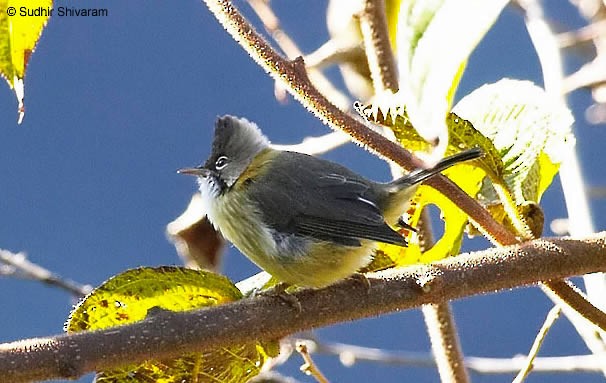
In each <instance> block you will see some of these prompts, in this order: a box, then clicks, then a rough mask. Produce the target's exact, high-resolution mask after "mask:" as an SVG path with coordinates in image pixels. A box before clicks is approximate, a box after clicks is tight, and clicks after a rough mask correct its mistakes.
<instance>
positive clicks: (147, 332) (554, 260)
mask: <svg viewBox="0 0 606 383" xmlns="http://www.w3.org/2000/svg"><path fill="white" fill-rule="evenodd" d="M597 271H606V232H602V233H600V234H597V235H595V236H593V237H589V238H585V239H582V240H573V239H538V240H535V241H530V242H527V243H525V244H521V245H515V246H509V247H503V248H495V249H490V250H486V251H480V252H474V253H469V254H462V255H459V256H457V257H452V258H448V259H446V260H444V261H441V262H436V263H434V264H430V265H418V266H414V267H407V268H397V269H390V270H385V271H383V272H380V273H373V274H369V276H368V278H369V281H370V287H368V286H366V285H364V284H362V283H360V282H359V280H356V279H347V280H344V281H342V282H339V283H337V284H335V285H332V286H329V287H326V288H324V289H319V290H313V289H308V290H300V291H296V292H294V293H293V296H294V297H295V298H296V299H297V300H298V301H299V302H300V304H301V311H300V312H299V311H298V310H294V309H293V307H292V306H291V305H289V304H287V303H285V302H283V301H282V300H280V299H277V298H272V297H267V296H261V297H256V298H254V299H242V300H240V301H238V302H234V303H230V304H226V305H221V306H215V307H210V308H206V309H202V310H194V311H189V312H179V313H172V312H164V311H163V312H161V313H159V314H156V315H153V316H149V317H148V318H147V319H145V320H144V321H141V322H137V323H134V324H130V325H125V326H122V327H114V328H110V329H105V330H99V331H93V332H80V333H74V334H67V335H58V336H54V337H47V338H38V339H29V340H23V341H18V342H14V343H9V344H4V345H0V376H2V378H3V379H5V380H6V381H10V382H15V383H17V382H24V381H31V380H42V379H53V378H75V377H78V376H80V375H82V374H84V373H87V372H90V371H98V370H105V369H110V368H116V367H118V366H122V365H125V364H130V363H137V362H142V361H144V360H147V359H165V358H171V357H176V356H178V355H180V354H183V353H185V352H192V351H205V350H211V349H216V348H217V347H226V346H230V345H236V344H242V343H245V342H248V341H254V340H258V339H277V338H281V337H284V336H286V335H288V334H292V333H295V332H298V331H303V330H307V329H311V328H316V327H321V326H328V325H331V324H335V323H341V322H344V321H350V320H355V319H361V318H367V317H372V316H377V315H381V314H385V313H390V312H393V311H397V310H406V309H410V308H413V307H418V306H420V305H423V304H430V303H440V302H444V301H446V300H451V299H458V298H462V297H466V296H470V295H475V294H481V293H488V292H494V291H496V290H502V289H510V288H514V287H519V286H525V285H531V284H534V283H537V282H538V281H541V280H551V279H561V278H567V277H570V276H573V275H581V274H586V273H591V272H597ZM335 302H338V304H336V303H335ZM599 325H600V326H601V327H602V328H606V323H599Z"/></svg>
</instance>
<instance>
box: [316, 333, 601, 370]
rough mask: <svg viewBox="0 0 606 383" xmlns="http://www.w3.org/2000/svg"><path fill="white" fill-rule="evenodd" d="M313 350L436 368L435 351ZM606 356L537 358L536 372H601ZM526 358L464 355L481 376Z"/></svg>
mask: <svg viewBox="0 0 606 383" xmlns="http://www.w3.org/2000/svg"><path fill="white" fill-rule="evenodd" d="M306 342H307V343H308V347H309V349H310V351H311V352H312V353H318V354H323V355H336V356H338V357H339V360H340V361H341V363H343V364H344V365H345V366H348V367H351V366H353V365H354V364H355V363H356V362H371V363H380V364H386V365H392V366H409V367H427V368H435V367H436V361H435V358H434V356H433V354H432V353H429V352H411V351H386V350H385V349H381V348H372V347H363V346H357V345H352V344H344V343H334V342H325V341H322V342H318V341H315V340H313V341H312V340H306ZM605 357H606V355H592V354H589V355H570V356H557V357H537V358H536V359H535V360H534V362H533V372H535V373H574V372H598V373H599V372H601V371H602V365H603V364H604V358H605ZM526 361H527V358H526V356H523V355H516V356H513V357H511V358H487V357H480V356H467V357H465V367H467V369H469V371H471V372H473V373H475V374H480V375H494V374H511V373H517V372H519V371H520V370H521V369H522V367H523V365H524V363H526Z"/></svg>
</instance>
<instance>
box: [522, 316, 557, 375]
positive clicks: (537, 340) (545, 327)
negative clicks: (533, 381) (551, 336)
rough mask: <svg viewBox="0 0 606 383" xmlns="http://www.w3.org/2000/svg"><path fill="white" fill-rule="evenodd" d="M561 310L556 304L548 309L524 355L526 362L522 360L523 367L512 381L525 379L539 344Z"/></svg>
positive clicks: (537, 351) (532, 364) (540, 344)
mask: <svg viewBox="0 0 606 383" xmlns="http://www.w3.org/2000/svg"><path fill="white" fill-rule="evenodd" d="M561 312H562V308H561V307H560V306H558V305H555V306H554V307H553V308H552V309H551V310H549V313H548V314H547V318H545V322H544V323H543V326H541V329H540V330H539V333H538V334H537V336H536V338H535V340H534V342H533V343H532V347H531V348H530V351H529V352H528V356H527V357H526V362H524V366H523V368H522V369H521V370H520V372H519V373H518V375H516V378H515V379H514V380H513V382H512V383H522V382H523V381H524V379H526V377H527V376H528V374H530V371H531V370H532V369H533V368H534V362H535V360H536V358H537V354H538V353H539V350H540V349H541V346H542V345H543V341H544V340H545V337H546V336H547V333H548V332H549V330H550V329H551V327H553V325H554V323H555V322H556V320H557V319H558V318H559V317H560V313H561Z"/></svg>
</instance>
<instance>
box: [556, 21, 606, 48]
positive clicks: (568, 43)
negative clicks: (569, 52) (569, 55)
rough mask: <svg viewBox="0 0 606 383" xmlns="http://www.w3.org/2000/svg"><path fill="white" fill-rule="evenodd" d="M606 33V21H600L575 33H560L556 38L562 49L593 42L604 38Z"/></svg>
mask: <svg viewBox="0 0 606 383" xmlns="http://www.w3.org/2000/svg"><path fill="white" fill-rule="evenodd" d="M605 31H606V20H600V21H596V22H595V23H592V24H589V25H585V26H583V27H581V28H579V29H576V30H574V31H568V32H564V33H560V34H559V35H557V36H555V37H556V40H557V41H558V44H559V46H560V48H569V47H572V46H574V45H577V44H579V43H584V42H587V41H591V40H593V39H595V38H596V37H600V36H603V35H604V32H605Z"/></svg>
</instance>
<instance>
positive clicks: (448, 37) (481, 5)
mask: <svg viewBox="0 0 606 383" xmlns="http://www.w3.org/2000/svg"><path fill="white" fill-rule="evenodd" d="M506 4H507V1H506V0H491V1H485V0H434V1H427V0H416V1H404V0H403V1H401V3H400V8H399V15H398V23H397V38H396V46H397V59H398V69H399V76H400V92H399V97H400V98H401V100H402V102H401V104H402V105H406V109H407V111H408V115H409V116H410V119H411V121H412V124H413V125H414V126H415V128H416V130H417V131H418V132H419V133H420V134H421V136H423V137H424V138H425V139H427V140H429V141H433V140H434V139H435V138H436V137H439V136H441V135H442V133H444V132H446V131H447V129H446V126H445V124H444V119H445V117H446V116H447V114H448V112H449V111H450V108H451V105H452V100H453V97H454V94H455V91H456V88H457V86H458V83H459V80H460V79H461V76H462V74H463V71H464V69H465V66H466V62H467V59H468V58H469V56H470V55H471V52H472V51H473V50H474V49H475V47H476V45H477V44H478V42H479V41H480V40H481V39H482V37H483V36H484V35H485V34H486V32H487V31H488V30H489V29H490V28H491V27H492V25H493V24H494V22H495V21H496V19H497V17H498V16H499V14H500V13H501V10H502V9H503V8H504V7H505V5H506ZM443 141H446V140H443Z"/></svg>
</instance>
